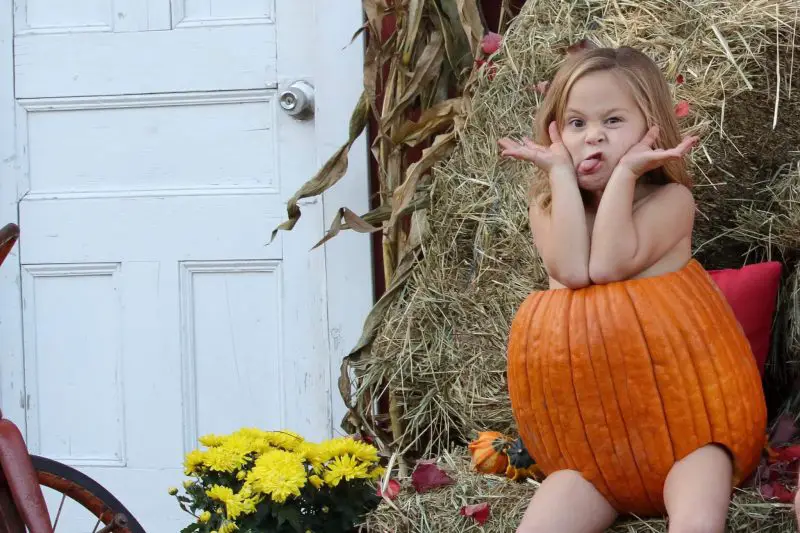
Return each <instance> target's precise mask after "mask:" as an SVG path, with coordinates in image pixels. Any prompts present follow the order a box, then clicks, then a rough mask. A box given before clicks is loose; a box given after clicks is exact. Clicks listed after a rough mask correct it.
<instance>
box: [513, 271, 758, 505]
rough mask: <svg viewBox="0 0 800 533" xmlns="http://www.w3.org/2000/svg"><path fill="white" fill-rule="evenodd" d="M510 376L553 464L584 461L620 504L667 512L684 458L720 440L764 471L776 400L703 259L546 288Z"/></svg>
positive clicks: (526, 311)
mask: <svg viewBox="0 0 800 533" xmlns="http://www.w3.org/2000/svg"><path fill="white" fill-rule="evenodd" d="M508 386H509V393H510V397H511V404H512V408H513V412H514V417H515V418H516V421H517V425H518V428H519V431H520V436H521V437H522V439H523V442H524V443H525V446H526V447H527V449H528V450H530V452H531V454H532V455H533V456H534V457H535V458H536V462H537V464H538V466H539V467H540V468H541V469H542V471H543V472H544V473H545V474H550V473H552V472H554V471H556V470H560V469H573V470H577V471H579V472H581V474H582V475H583V476H584V477H585V478H586V479H587V480H589V481H590V482H591V483H592V484H593V485H594V486H595V487H597V489H598V490H599V491H600V492H601V493H602V494H603V495H604V496H605V497H606V498H607V500H608V501H609V502H610V503H611V504H612V505H613V506H614V507H615V508H616V509H617V510H619V511H620V512H623V513H636V514H639V515H654V514H660V513H663V512H664V502H663V494H662V490H663V485H664V481H665V479H666V476H667V474H668V473H669V470H670V468H671V467H672V465H673V464H674V463H675V462H676V461H678V460H680V459H681V458H683V457H685V456H686V455H688V454H689V453H691V452H692V451H693V450H696V449H698V448H699V447H701V446H704V445H706V444H710V443H716V444H720V445H722V446H724V447H726V448H727V450H728V451H729V452H730V453H731V454H732V457H733V459H734V477H735V483H737V484H738V483H739V482H740V481H741V480H742V479H744V478H745V477H747V476H748V475H749V474H750V473H752V472H753V470H754V469H755V467H756V465H757V463H758V460H759V457H760V454H761V450H762V448H763V445H764V435H765V430H766V406H765V402H764V395H763V390H762V388H761V379H760V376H759V373H758V369H757V367H756V363H755V360H754V358H753V354H752V352H751V350H750V345H749V343H748V341H747V338H746V337H745V335H744V333H743V332H742V329H741V327H740V325H739V323H738V322H737V321H736V319H735V317H734V315H733V312H732V311H731V308H730V307H729V305H728V303H727V301H726V300H725V299H724V296H723V295H722V293H721V292H720V291H719V290H718V288H717V287H716V285H714V283H713V282H712V281H711V278H710V277H709V276H708V274H707V273H706V271H705V270H704V269H703V267H702V266H701V265H700V264H699V263H697V262H696V261H695V260H691V261H690V262H689V263H688V264H687V265H686V266H685V267H684V268H682V269H681V270H678V271H676V272H671V273H668V274H663V275H659V276H653V277H648V278H642V279H633V280H627V281H622V282H615V283H609V284H606V285H593V286H589V287H586V288H583V289H578V290H571V289H553V290H545V291H537V292H534V293H532V294H531V295H529V296H528V298H527V299H526V300H525V301H524V302H523V303H522V305H521V306H520V308H519V309H518V311H517V313H516V315H515V317H514V320H513V323H512V325H511V331H510V336H509V343H508Z"/></svg>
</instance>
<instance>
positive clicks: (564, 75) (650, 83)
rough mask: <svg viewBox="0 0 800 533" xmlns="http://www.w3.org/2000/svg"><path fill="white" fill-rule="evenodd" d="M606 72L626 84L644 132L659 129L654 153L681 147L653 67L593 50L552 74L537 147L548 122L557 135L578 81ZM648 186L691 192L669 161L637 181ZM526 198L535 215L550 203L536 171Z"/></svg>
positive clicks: (633, 54)
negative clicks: (534, 206)
mask: <svg viewBox="0 0 800 533" xmlns="http://www.w3.org/2000/svg"><path fill="white" fill-rule="evenodd" d="M605 70H610V71H612V72H614V73H616V74H618V75H619V77H620V79H621V80H622V81H623V82H625V83H627V85H628V87H629V88H630V90H631V94H632V95H633V99H634V100H635V101H636V103H637V104H638V106H639V109H640V110H641V111H642V113H643V114H644V116H645V119H646V120H647V127H648V128H650V127H651V126H653V125H658V126H659V134H658V140H657V141H656V147H658V148H673V147H675V146H677V145H678V143H680V141H681V135H680V130H679V128H678V121H677V119H676V118H675V111H674V106H673V104H672V96H671V94H670V90H669V86H668V85H667V82H666V80H665V79H664V76H663V74H661V71H660V70H659V69H658V66H656V64H655V63H654V62H653V61H652V60H651V59H650V58H649V57H647V56H646V55H645V54H643V53H642V52H640V51H638V50H636V49H634V48H630V47H621V48H595V49H590V50H587V51H583V52H580V53H577V54H574V55H571V56H570V57H568V58H567V59H566V61H565V62H564V64H563V65H562V66H561V67H560V68H559V69H558V72H556V75H555V77H554V78H553V81H552V82H551V83H550V86H549V88H548V90H547V94H546V95H545V97H544V101H543V102H542V104H541V106H540V107H539V110H538V112H537V113H536V121H535V125H534V141H535V142H536V143H537V144H539V145H542V146H550V144H551V143H552V141H551V139H550V134H549V133H548V126H549V125H550V122H552V121H553V120H555V121H556V124H557V125H558V130H559V131H561V130H562V129H563V126H564V114H565V111H566V107H567V98H568V96H569V93H570V90H571V89H572V87H573V86H574V85H575V82H576V81H578V80H579V79H580V78H581V77H583V76H585V75H586V74H589V73H592V72H598V71H605ZM639 181H642V182H644V183H650V184H658V185H665V184H667V183H671V182H676V183H680V184H682V185H685V186H687V187H691V185H692V180H691V178H690V176H689V173H688V172H687V170H686V164H685V163H684V162H683V161H682V160H681V161H669V162H667V163H666V164H665V165H664V166H662V167H660V168H658V169H656V170H653V171H652V172H649V173H648V174H647V175H645V176H642V177H641V178H639ZM531 198H532V199H533V200H535V201H536V203H537V205H538V206H539V207H540V208H541V209H545V210H549V209H550V203H551V195H550V181H549V179H548V177H547V175H545V174H544V173H543V172H542V171H541V170H540V169H538V168H537V175H536V178H535V179H534V180H533V183H532V185H531Z"/></svg>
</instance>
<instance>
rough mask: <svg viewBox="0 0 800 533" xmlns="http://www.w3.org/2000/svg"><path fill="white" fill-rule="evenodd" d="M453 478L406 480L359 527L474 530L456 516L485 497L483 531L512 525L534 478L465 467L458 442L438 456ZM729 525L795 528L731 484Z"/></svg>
mask: <svg viewBox="0 0 800 533" xmlns="http://www.w3.org/2000/svg"><path fill="white" fill-rule="evenodd" d="M439 467H440V468H442V469H444V470H445V471H446V472H447V473H448V475H450V477H452V478H453V480H454V481H455V483H454V484H452V485H449V486H446V487H442V488H439V489H435V490H432V491H429V492H424V493H421V494H419V493H416V492H415V491H414V489H413V488H412V487H411V484H410V482H408V480H406V481H404V482H403V483H402V490H401V492H400V494H399V496H398V497H397V499H396V500H394V501H393V502H392V504H393V505H390V504H388V503H386V502H385V501H384V502H381V503H380V504H379V506H378V508H377V509H375V510H373V511H371V512H370V513H369V514H368V515H367V517H366V521H365V523H364V525H363V527H362V531H366V532H369V533H383V532H386V531H392V532H395V533H445V532H446V533H456V532H460V531H475V530H477V529H478V528H477V523H476V522H475V521H474V520H473V519H472V518H470V517H464V516H461V515H460V513H459V511H460V509H461V507H462V506H464V505H474V504H480V503H484V502H486V503H488V504H489V506H490V514H489V519H488V520H487V521H486V522H485V523H484V524H483V525H482V526H481V528H480V531H483V532H484V533H508V532H510V531H515V530H516V527H517V525H519V522H520V520H521V519H522V515H523V513H524V512H525V508H526V507H527V505H528V502H529V501H530V499H531V497H532V496H533V494H534V492H536V488H537V487H538V486H539V484H538V483H537V482H535V481H533V480H526V481H524V482H514V481H510V480H508V479H505V478H502V477H499V476H492V475H483V474H478V473H476V472H475V471H474V470H472V468H471V467H470V463H469V456H468V454H467V453H466V451H465V450H464V448H456V449H454V450H453V451H452V453H448V452H445V453H444V454H443V456H442V457H441V458H440V460H439ZM728 529H729V531H747V532H751V531H758V532H760V533H794V532H796V531H797V526H796V524H795V518H794V509H793V508H792V506H791V505H789V504H783V503H773V502H769V501H765V500H764V499H763V498H762V497H761V496H760V495H759V494H758V493H757V491H755V490H754V489H746V490H737V491H736V492H735V494H734V497H733V498H732V501H731V505H730V511H729V514H728ZM608 531H609V533H662V532H666V531H667V528H666V521H665V520H663V519H654V520H647V521H644V520H639V519H636V518H627V517H626V518H621V519H620V520H618V521H617V523H616V524H614V526H613V527H612V528H611V529H609V530H608Z"/></svg>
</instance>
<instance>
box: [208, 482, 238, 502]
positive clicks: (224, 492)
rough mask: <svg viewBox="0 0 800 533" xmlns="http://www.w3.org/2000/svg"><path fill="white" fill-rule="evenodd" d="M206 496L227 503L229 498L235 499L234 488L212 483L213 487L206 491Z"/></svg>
mask: <svg viewBox="0 0 800 533" xmlns="http://www.w3.org/2000/svg"><path fill="white" fill-rule="evenodd" d="M206 496H208V497H209V498H211V499H212V500H217V501H219V502H222V503H227V502H228V500H231V499H233V489H231V488H230V487H226V486H224V485H212V486H211V488H210V489H208V490H207V491H206Z"/></svg>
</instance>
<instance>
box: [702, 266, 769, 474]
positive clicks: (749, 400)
mask: <svg viewBox="0 0 800 533" xmlns="http://www.w3.org/2000/svg"><path fill="white" fill-rule="evenodd" d="M692 276H693V277H694V278H695V283H697V284H699V285H701V286H702V287H703V291H704V293H705V296H706V297H705V298H704V299H703V300H704V301H706V302H708V305H709V307H710V308H711V311H710V312H711V313H712V314H713V316H715V317H718V318H717V327H719V328H720V329H722V330H723V336H724V338H726V339H732V342H729V343H728V344H729V346H728V348H729V350H728V352H727V354H726V355H727V356H728V367H729V368H728V373H729V374H731V377H732V378H733V380H735V382H736V384H737V385H738V390H739V396H738V398H737V399H738V401H737V404H741V407H742V410H743V411H745V413H746V414H745V415H744V416H745V417H746V420H749V421H750V423H751V424H752V426H753V428H754V429H755V430H754V431H747V430H745V436H744V438H743V439H742V441H741V443H742V446H741V448H742V449H741V452H740V453H739V454H737V457H742V458H744V457H750V458H753V459H751V460H749V461H748V462H747V463H745V464H741V465H738V466H739V467H740V468H741V470H742V471H741V472H740V474H742V475H744V476H747V475H749V473H750V472H751V471H752V470H753V469H754V468H755V467H756V464H757V461H758V459H757V458H758V454H759V453H760V451H761V449H762V448H763V446H764V434H765V432H766V417H767V413H766V402H765V401H764V400H763V388H762V384H761V374H760V373H759V371H758V366H757V365H756V361H755V357H754V356H753V353H752V349H751V347H750V342H749V341H748V340H747V337H746V336H745V334H744V331H743V329H742V327H741V325H740V324H739V323H738V321H737V320H736V317H735V315H734V314H733V310H732V309H731V308H730V305H729V304H728V302H727V300H726V299H725V296H724V295H723V294H722V292H721V291H720V290H719V288H718V287H717V286H716V285H715V284H714V283H713V281H712V280H711V278H710V276H708V274H707V273H706V272H705V271H702V270H701V271H697V270H695V271H693V272H692ZM698 278H699V279H698ZM741 359H743V361H742V360H741ZM756 399H758V401H757V400H756ZM736 425H737V426H739V425H740V424H736Z"/></svg>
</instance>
